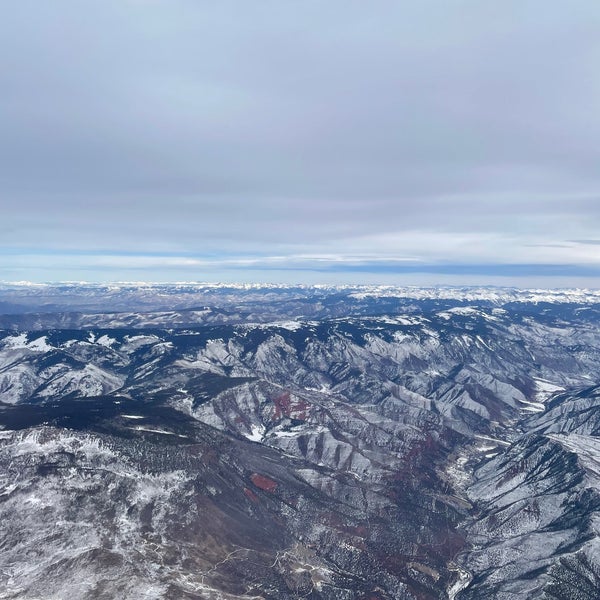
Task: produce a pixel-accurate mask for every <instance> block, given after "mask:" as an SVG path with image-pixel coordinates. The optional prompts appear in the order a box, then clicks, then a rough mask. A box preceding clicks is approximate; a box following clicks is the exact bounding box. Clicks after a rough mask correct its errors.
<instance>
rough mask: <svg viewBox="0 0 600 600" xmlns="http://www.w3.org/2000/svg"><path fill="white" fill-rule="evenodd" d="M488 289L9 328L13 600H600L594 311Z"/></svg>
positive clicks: (7, 510)
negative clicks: (304, 599)
mask: <svg viewBox="0 0 600 600" xmlns="http://www.w3.org/2000/svg"><path fill="white" fill-rule="evenodd" d="M159 292H160V293H159ZM15 293H16V292H15ZM36 293H39V292H36ZM470 293H471V294H472V297H468V293H467V291H464V290H463V291H461V292H459V291H457V290H451V291H449V292H448V293H447V294H446V295H445V296H444V295H443V294H442V295H441V297H440V294H439V293H438V295H432V294H431V293H429V294H427V293H425V292H421V291H419V290H411V291H410V292H408V291H406V290H405V291H402V290H396V291H394V290H392V289H387V288H386V289H379V290H377V289H368V290H357V289H355V288H352V289H346V290H344V289H311V288H308V289H298V288H291V289H287V288H286V289H283V290H278V289H274V288H268V289H260V288H252V289H241V290H235V289H228V288H224V289H211V290H209V291H207V290H204V291H202V290H197V289H196V290H193V289H189V290H188V289H187V288H186V289H182V288H177V287H175V288H173V289H172V290H171V291H170V295H168V296H169V297H170V298H171V300H173V299H177V301H178V302H180V306H179V307H178V309H177V310H174V311H173V310H171V311H169V310H165V304H164V302H165V299H164V296H165V294H166V291H165V288H161V289H160V290H158V291H157V290H154V291H153V290H152V289H151V288H150V289H146V288H140V289H139V290H138V291H137V292H136V290H135V289H131V290H128V291H126V292H124V291H123V290H120V291H119V292H118V293H117V292H114V291H111V292H110V294H109V293H108V292H106V294H108V296H107V298H106V302H105V304H106V309H107V310H110V311H114V310H115V308H114V307H117V308H119V309H121V310H122V312H119V313H116V312H98V311H97V307H96V305H98V304H101V302H100V299H99V294H100V292H99V291H98V289H96V288H92V289H83V290H73V289H71V288H69V289H68V290H67V291H66V292H65V291H64V290H63V291H60V290H59V291H57V292H56V297H57V298H58V300H56V302H57V304H60V302H64V295H65V294H70V296H69V297H70V298H73V297H74V298H76V299H77V301H78V302H79V303H80V305H82V306H93V307H94V310H95V311H96V312H88V313H83V312H82V313H72V312H71V313H68V314H67V313H65V312H61V311H62V306H59V308H55V309H54V312H49V313H44V312H43V311H38V312H36V314H35V315H33V314H32V313H29V312H26V311H24V312H22V313H21V314H16V315H12V316H5V317H2V320H3V322H4V323H5V324H9V325H10V324H13V325H14V324H16V323H20V324H21V325H23V324H27V325H29V326H30V327H29V328H28V329H27V330H26V331H20V330H17V329H5V330H4V331H2V332H0V425H1V426H2V427H3V430H2V431H0V436H1V438H0V465H1V468H0V479H1V480H0V519H2V522H3V523H6V524H7V525H6V527H5V532H6V534H5V539H4V542H3V543H2V546H0V564H1V566H2V570H1V573H2V574H1V575H0V580H1V584H2V586H3V587H4V588H5V590H6V591H5V592H2V593H1V594H0V597H4V598H41V597H43V598H64V597H66V596H71V597H75V598H103V597H105V598H115V597H122V598H139V597H148V598H215V599H216V598H223V599H229V598H273V599H275V598H282V599H284V598H298V597H310V598H315V599H317V598H323V599H329V598H331V599H333V598H335V599H338V598H348V599H354V598H356V599H359V598H370V599H377V598H379V599H380V600H383V599H403V598H407V599H408V598H416V599H430V598H431V599H434V598H453V599H456V598H506V599H507V600H508V599H511V598H539V597H544V598H548V599H550V598H553V599H561V600H562V599H565V600H566V599H567V598H595V597H597V594H598V593H600V592H599V590H600V584H599V581H600V579H599V577H598V575H599V573H600V571H599V566H598V560H597V556H598V555H599V553H598V543H599V542H598V541H597V540H598V539H599V538H598V535H597V527H598V522H600V521H599V520H598V516H597V513H598V510H599V506H600V498H599V496H598V487H599V486H598V483H599V479H598V478H599V477H600V475H599V473H600V466H599V465H600V447H599V446H598V443H597V440H598V438H597V437H596V436H597V434H598V423H599V422H600V421H599V420H598V418H597V417H598V415H599V414H600V412H599V411H600V402H599V398H600V392H599V391H598V389H597V388H595V387H593V386H594V385H595V384H598V383H600V371H598V367H597V365H598V364H600V360H599V359H600V318H599V316H598V311H597V309H596V302H597V298H596V297H595V296H593V295H591V296H585V295H583V296H582V295H578V294H575V293H571V294H564V295H563V296H560V295H551V296H550V297H547V296H543V295H540V294H541V293H539V292H536V294H537V296H535V302H532V293H526V294H522V295H519V293H517V292H514V291H506V292H503V293H500V292H499V291H497V290H494V291H489V293H487V295H486V293H485V291H484V290H478V291H477V292H474V291H471V292H470ZM45 294H46V296H44V297H43V299H44V302H46V301H47V296H48V294H49V292H48V291H46V292H45ZM153 294H154V295H155V296H156V300H155V304H154V305H153V304H152V297H153ZM194 294H196V295H198V294H204V295H202V296H201V298H200V299H199V300H198V298H196V299H197V300H198V304H197V305H196V306H195V307H193V305H192V307H191V308H190V307H189V304H191V302H192V300H191V299H192V298H194ZM59 300H60V302H59ZM207 300H210V301H211V302H212V304H209V303H208V302H207ZM21 301H23V299H22V298H21ZM200 301H202V302H200ZM23 302H24V301H23ZM27 302H28V303H29V304H28V307H29V308H31V307H32V306H33V307H36V308H37V306H36V304H35V302H36V300H35V298H28V299H27ZM40 302H41V300H40ZM110 302H112V303H113V305H112V306H111V304H110ZM135 302H139V303H140V305H143V306H149V307H151V308H154V309H155V308H158V307H160V310H159V311H156V310H154V311H151V312H135V313H134V312H131V305H132V303H135ZM25 304H27V303H25ZM200 304H202V308H198V305H200ZM344 310H345V311H346V312H345V313H344ZM216 315H217V316H216ZM248 315H251V316H252V318H251V319H250V318H249V316H248ZM341 315H344V316H341ZM34 321H35V326H32V324H33V323H34ZM250 321H252V322H250ZM61 322H63V323H69V325H68V327H69V328H65V327H56V325H57V324H60V323H61ZM211 323H212V324H211ZM215 323H218V324H215ZM90 324H93V325H90ZM2 594H4V595H2ZM586 594H587V595H586ZM594 594H596V595H594ZM144 595H145V596H144Z"/></svg>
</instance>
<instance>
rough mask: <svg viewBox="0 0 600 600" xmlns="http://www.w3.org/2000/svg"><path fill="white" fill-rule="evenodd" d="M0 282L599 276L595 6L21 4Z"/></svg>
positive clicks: (1, 44)
mask: <svg viewBox="0 0 600 600" xmlns="http://www.w3.org/2000/svg"><path fill="white" fill-rule="evenodd" d="M2 9H3V10H2V19H1V20H0V208H1V213H0V214H1V219H0V280H34V281H49V280H73V279H76V280H90V281H93V280H100V281H107V280H123V279H126V280H158V281H168V280H201V281H215V280H225V281H236V280H240V281H247V280H252V279H255V280H261V281H262V280H264V281H287V282H294V281H301V282H311V281H315V282H327V281H331V282H343V281H348V282H361V281H364V282H365V283H371V282H376V281H381V282H388V283H389V282H395V283H400V284H402V283H436V282H437V283H457V284H463V283H476V284H479V283H485V282H490V283H507V284H511V285H529V284H532V285H544V284H547V285H548V286H552V285H561V286H564V285H589V286H591V287H600V2H599V1H598V0H585V1H584V0H570V1H569V2H566V1H565V2H548V1H547V0H544V1H539V2H538V1H527V0H517V1H511V0H502V1H498V0H490V1H487V0H473V1H458V0H435V1H433V0H413V1H410V2H406V1H401V0H396V1H393V2H392V1H389V2H386V1H381V0H372V1H370V2H364V0H360V1H358V0H357V1H352V0H343V1H338V0H327V1H323V0H319V1H316V0H315V1H311V0H303V1H297V0H273V1H266V0H265V1H263V0H254V1H248V0H237V1H227V0H219V1H218V2H216V1H210V2H208V1H206V2H205V1H202V0H101V1H95V0H72V1H66V0H52V1H51V2H39V0H6V1H5V2H3V3H2Z"/></svg>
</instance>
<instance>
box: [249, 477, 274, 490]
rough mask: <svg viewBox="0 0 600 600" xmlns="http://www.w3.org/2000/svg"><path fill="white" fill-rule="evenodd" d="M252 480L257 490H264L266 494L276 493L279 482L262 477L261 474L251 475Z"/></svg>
mask: <svg viewBox="0 0 600 600" xmlns="http://www.w3.org/2000/svg"><path fill="white" fill-rule="evenodd" d="M250 480H251V481H252V483H253V484H254V485H255V486H256V487H257V488H259V489H261V490H264V491H265V492H274V491H275V490H276V489H277V482H275V481H273V480H272V479H269V477H265V476H264V475H260V474H259V473H252V475H250Z"/></svg>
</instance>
